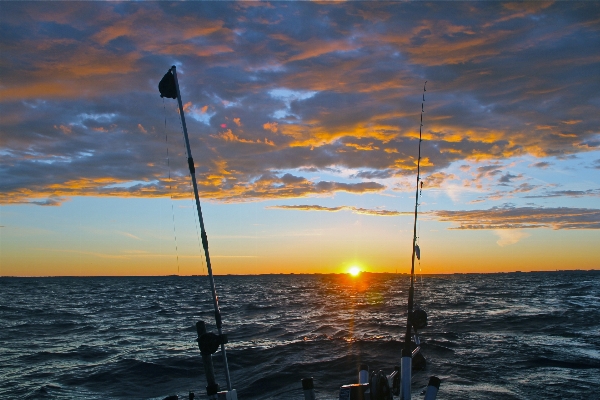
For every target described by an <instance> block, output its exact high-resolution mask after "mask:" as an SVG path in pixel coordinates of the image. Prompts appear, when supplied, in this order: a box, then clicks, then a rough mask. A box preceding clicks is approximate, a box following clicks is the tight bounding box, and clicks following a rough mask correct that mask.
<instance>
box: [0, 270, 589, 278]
mask: <svg viewBox="0 0 600 400" xmlns="http://www.w3.org/2000/svg"><path fill="white" fill-rule="evenodd" d="M565 272H600V269H559V270H552V271H551V270H546V271H510V272H452V273H439V274H416V275H417V276H452V275H508V274H539V273H565ZM282 275H283V276H292V275H293V276H314V275H316V276H328V275H335V276H337V275H348V273H345V272H338V273H318V272H317V273H293V272H292V273H287V274H284V273H271V274H224V275H219V274H215V275H214V276H215V277H229V276H231V277H243V276H282ZM361 275H398V276H409V275H410V274H408V273H395V272H361ZM204 276H207V275H173V274H171V275H40V276H29V275H1V276H0V279H2V278H191V277H204Z"/></svg>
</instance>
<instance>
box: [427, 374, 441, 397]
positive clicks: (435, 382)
mask: <svg viewBox="0 0 600 400" xmlns="http://www.w3.org/2000/svg"><path fill="white" fill-rule="evenodd" d="M440 383H441V381H440V378H438V377H437V376H432V377H431V378H429V384H428V385H427V391H426V392H425V399H424V400H435V398H436V397H437V393H438V390H439V389H440Z"/></svg>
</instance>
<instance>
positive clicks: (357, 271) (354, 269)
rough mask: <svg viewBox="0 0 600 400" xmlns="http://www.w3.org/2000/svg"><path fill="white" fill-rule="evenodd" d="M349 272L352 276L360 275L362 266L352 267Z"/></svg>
mask: <svg viewBox="0 0 600 400" xmlns="http://www.w3.org/2000/svg"><path fill="white" fill-rule="evenodd" d="M348 273H349V274H350V275H352V276H358V274H360V268H358V267H357V266H353V267H350V269H349V270H348Z"/></svg>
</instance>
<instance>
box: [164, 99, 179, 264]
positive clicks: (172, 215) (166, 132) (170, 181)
mask: <svg viewBox="0 0 600 400" xmlns="http://www.w3.org/2000/svg"><path fill="white" fill-rule="evenodd" d="M163 110H164V113H165V144H166V146H167V166H168V168H169V197H170V198H171V217H172V219H173V236H175V257H176V259H177V275H179V247H178V245H177V230H176V229H175V209H174V208H173V188H172V186H173V179H172V178H171V161H170V158H169V133H168V130H167V108H166V106H165V99H164V98H163Z"/></svg>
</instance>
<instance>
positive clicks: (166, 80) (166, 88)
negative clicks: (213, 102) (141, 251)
mask: <svg viewBox="0 0 600 400" xmlns="http://www.w3.org/2000/svg"><path fill="white" fill-rule="evenodd" d="M158 88H159V91H160V94H161V97H168V98H171V99H175V98H176V99H177V103H178V104H179V115H180V116H181V125H182V127H183V136H184V138H185V148H186V150H187V156H188V167H189V170H190V175H191V177H192V185H193V187H194V197H195V198H196V210H197V211H198V221H199V223H200V237H201V238H202V247H203V248H204V255H205V258H206V269H207V270H208V278H209V282H210V290H211V292H212V298H213V306H214V309H215V322H216V325H217V329H218V331H219V336H218V337H216V338H211V339H212V340H210V341H211V342H212V343H209V344H207V346H208V347H209V348H211V350H206V347H205V348H204V349H203V348H202V346H203V344H202V343H199V345H200V350H201V352H202V355H203V359H204V358H205V357H204V356H205V353H208V354H207V355H208V356H209V357H210V354H212V353H214V352H215V351H216V348H214V347H215V345H219V344H220V346H221V354H222V355H223V362H224V363H225V379H226V380H227V390H229V391H231V390H232V386H231V378H230V376H229V365H228V364H227V354H226V352H225V343H226V342H227V339H226V336H224V335H223V331H222V320H221V310H220V309H219V297H218V296H217V290H216V289H215V280H214V278H213V273H212V266H211V263H210V255H209V252H208V237H207V236H206V229H205V228H204V219H203V218H202V208H201V207H200V197H199V196H198V184H197V183H196V168H195V167H194V159H193V158H192V150H191V149H190V140H189V138H188V133H187V126H186V124H185V115H184V113H183V103H182V102H181V92H180V91H179V81H178V80H177V69H176V67H175V66H174V65H173V66H172V67H171V68H170V69H169V71H167V73H166V74H165V76H164V77H163V79H162V80H161V81H160V83H159V85H158ZM199 324H200V323H199ZM196 327H197V329H198V335H199V341H200V339H201V338H200V335H201V329H203V330H204V332H203V333H205V332H206V330H205V328H204V323H202V328H199V327H198V324H197V325H196ZM217 347H218V346H217ZM212 349H214V351H212ZM206 367H207V365H206V361H205V369H208V368H206ZM210 369H211V370H212V362H211V363H210ZM213 374H214V373H213ZM208 375H209V374H208V371H207V380H209V386H211V385H212V386H213V387H212V388H210V389H209V387H207V391H209V393H208V394H209V396H211V395H212V394H216V392H215V393H210V392H214V391H215V390H216V391H218V385H216V383H215V382H214V376H213V377H212V380H213V382H210V380H211V379H210V377H209V376H208ZM215 385H216V386H215Z"/></svg>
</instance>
